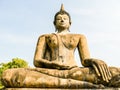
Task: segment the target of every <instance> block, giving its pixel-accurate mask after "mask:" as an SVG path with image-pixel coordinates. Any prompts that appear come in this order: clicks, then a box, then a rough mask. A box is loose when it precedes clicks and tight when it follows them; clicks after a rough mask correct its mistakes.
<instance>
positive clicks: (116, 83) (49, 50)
mask: <svg viewBox="0 0 120 90" xmlns="http://www.w3.org/2000/svg"><path fill="white" fill-rule="evenodd" d="M54 25H55V29H56V32H57V33H51V34H45V35H42V36H40V37H39V39H38V43H37V46H36V52H35V56H34V65H35V67H36V68H17V69H8V70H6V71H5V72H4V73H3V75H2V81H3V84H4V85H5V86H6V87H25V88H30V87H32V88H37V87H39V88H105V87H120V75H119V74H120V68H116V67H108V66H107V64H106V63H105V62H104V61H102V60H99V59H94V58H91V57H90V53H89V50H88V46H87V41H86V38H85V36H84V35H82V34H72V33H70V31H69V28H70V25H71V17H70V15H69V13H68V12H66V11H65V10H64V8H63V5H62V6H61V9H60V11H59V12H57V13H56V14H55V17H54ZM76 48H77V49H78V52H79V56H80V60H81V63H82V65H83V66H84V67H78V66H77V64H76V62H75V58H74V51H75V50H76Z"/></svg>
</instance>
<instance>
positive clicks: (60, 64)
mask: <svg viewBox="0 0 120 90" xmlns="http://www.w3.org/2000/svg"><path fill="white" fill-rule="evenodd" d="M52 66H53V68H56V69H59V70H69V69H72V68H74V67H77V66H67V65H64V64H63V63H60V62H59V63H58V62H54V61H53V62H52Z"/></svg>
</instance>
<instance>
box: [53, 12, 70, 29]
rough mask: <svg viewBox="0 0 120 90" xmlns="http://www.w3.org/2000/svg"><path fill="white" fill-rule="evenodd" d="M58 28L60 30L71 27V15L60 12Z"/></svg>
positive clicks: (57, 22)
mask: <svg viewBox="0 0 120 90" xmlns="http://www.w3.org/2000/svg"><path fill="white" fill-rule="evenodd" d="M55 25H56V28H57V29H58V31H59V30H65V29H69V27H70V21H69V17H68V15H66V14H58V15H57V16H56V24H55Z"/></svg>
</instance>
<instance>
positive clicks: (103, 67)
mask: <svg viewBox="0 0 120 90" xmlns="http://www.w3.org/2000/svg"><path fill="white" fill-rule="evenodd" d="M91 64H92V66H93V68H94V69H95V71H96V73H97V75H98V76H100V77H102V79H103V81H106V82H109V80H110V79H111V78H112V75H111V73H110V70H109V68H108V66H107V64H106V63H105V62H104V61H102V60H97V59H92V63H91Z"/></svg>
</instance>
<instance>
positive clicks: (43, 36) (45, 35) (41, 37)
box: [38, 34, 51, 39]
mask: <svg viewBox="0 0 120 90" xmlns="http://www.w3.org/2000/svg"><path fill="white" fill-rule="evenodd" d="M50 35H51V34H43V35H40V36H39V38H38V39H43V38H44V39H45V38H46V37H48V36H50Z"/></svg>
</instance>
